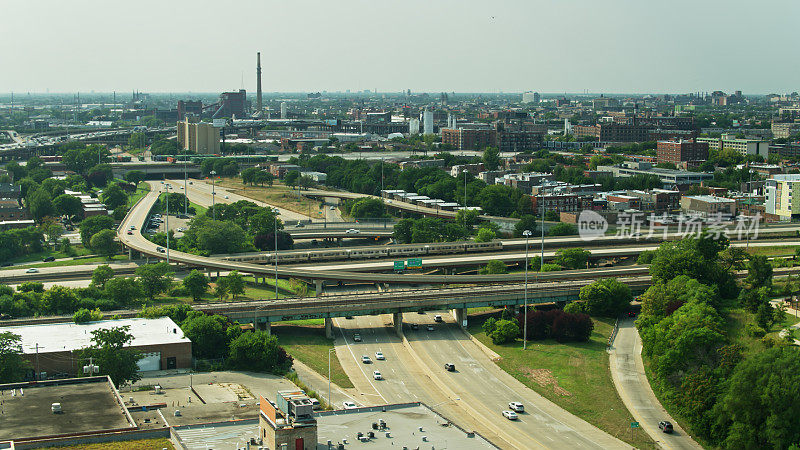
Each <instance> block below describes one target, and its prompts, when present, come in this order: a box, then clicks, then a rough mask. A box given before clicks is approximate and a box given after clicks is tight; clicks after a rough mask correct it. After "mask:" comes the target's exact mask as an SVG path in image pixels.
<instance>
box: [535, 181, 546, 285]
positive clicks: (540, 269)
mask: <svg viewBox="0 0 800 450" xmlns="http://www.w3.org/2000/svg"><path fill="white" fill-rule="evenodd" d="M541 197H542V256H541V258H540V259H539V272H541V271H542V269H543V268H544V194H542V195H541ZM536 276H537V277H538V276H539V275H536Z"/></svg>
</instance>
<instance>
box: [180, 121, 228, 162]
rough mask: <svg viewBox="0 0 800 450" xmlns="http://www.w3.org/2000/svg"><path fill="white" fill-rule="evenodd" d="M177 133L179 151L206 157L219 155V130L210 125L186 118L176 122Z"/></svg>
mask: <svg viewBox="0 0 800 450" xmlns="http://www.w3.org/2000/svg"><path fill="white" fill-rule="evenodd" d="M177 133H178V149H179V150H188V151H192V152H195V153H197V154H206V155H208V154H217V153H219V130H218V129H217V128H216V127H214V126H213V125H211V124H210V123H205V122H199V121H198V119H197V118H196V117H188V118H186V120H183V121H181V122H178V124H177Z"/></svg>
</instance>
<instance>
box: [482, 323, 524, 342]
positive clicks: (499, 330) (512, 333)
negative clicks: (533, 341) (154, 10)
mask: <svg viewBox="0 0 800 450" xmlns="http://www.w3.org/2000/svg"><path fill="white" fill-rule="evenodd" d="M518 336H519V325H517V322H516V321H513V320H498V321H497V323H496V324H495V327H494V330H493V331H492V333H491V334H490V335H489V337H490V338H491V339H492V343H494V344H495V345H499V344H507V343H509V342H514V341H515V340H516V339H517V337H518Z"/></svg>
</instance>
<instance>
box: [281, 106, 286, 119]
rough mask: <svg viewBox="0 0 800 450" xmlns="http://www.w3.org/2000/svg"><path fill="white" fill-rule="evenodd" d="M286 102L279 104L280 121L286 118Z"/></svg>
mask: <svg viewBox="0 0 800 450" xmlns="http://www.w3.org/2000/svg"><path fill="white" fill-rule="evenodd" d="M286 109H287V108H286V102H281V119H285V118H286Z"/></svg>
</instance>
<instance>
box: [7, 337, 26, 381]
mask: <svg viewBox="0 0 800 450" xmlns="http://www.w3.org/2000/svg"><path fill="white" fill-rule="evenodd" d="M27 370H28V365H27V363H26V362H25V360H24V359H23V358H22V338H21V337H20V336H19V335H17V334H14V333H12V332H10V331H4V332H0V383H14V382H17V381H22V380H23V378H24V377H25V372H27Z"/></svg>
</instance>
